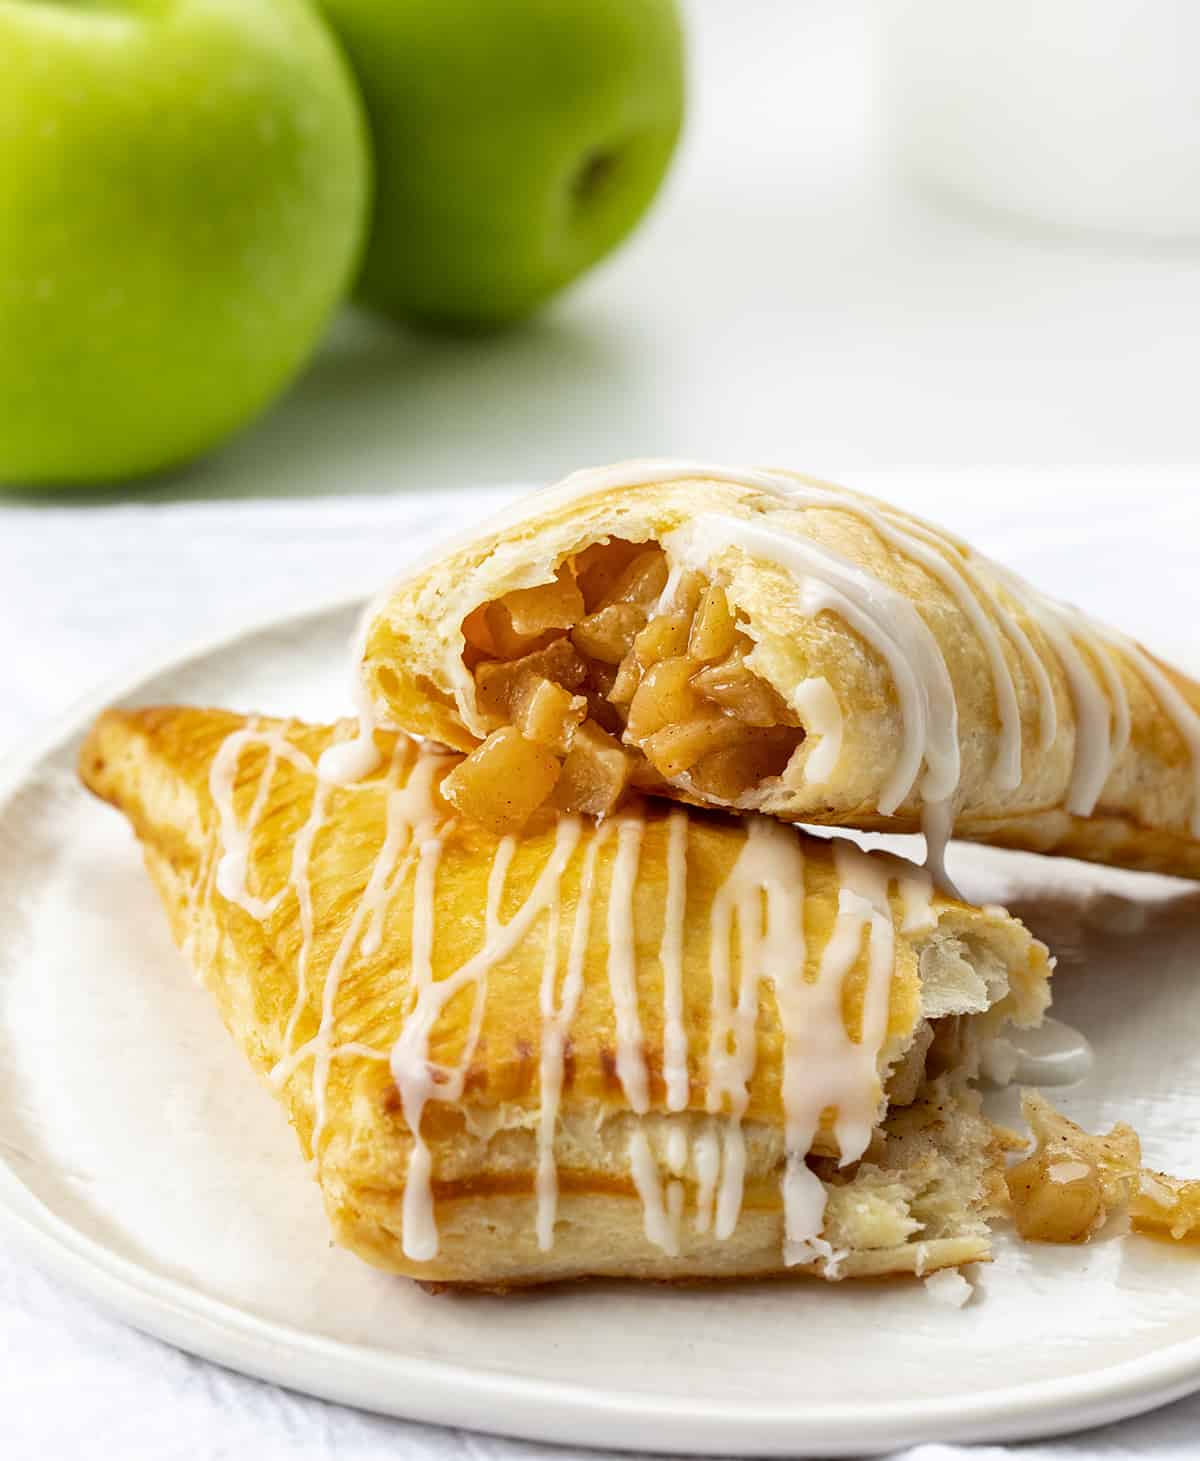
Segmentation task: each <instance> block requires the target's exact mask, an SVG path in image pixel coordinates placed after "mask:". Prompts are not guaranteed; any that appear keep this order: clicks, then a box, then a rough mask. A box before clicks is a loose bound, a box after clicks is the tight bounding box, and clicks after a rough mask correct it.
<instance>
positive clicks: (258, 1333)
mask: <svg viewBox="0 0 1200 1461" xmlns="http://www.w3.org/2000/svg"><path fill="white" fill-rule="evenodd" d="M368 601H369V595H366V594H363V593H361V592H342V593H339V594H336V595H332V596H325V597H323V598H321V599H318V600H316V601H314V602H313V603H310V604H307V605H305V604H302V603H301V604H297V603H296V602H295V601H292V602H291V603H289V604H288V605H287V606H276V608H275V609H274V610H270V611H267V612H265V613H261V614H257V615H255V616H254V618H253V619H251V620H250V621H249V622H245V621H243V622H241V623H240V624H238V625H236V626H234V625H226V626H224V627H222V628H221V629H220V630H218V631H216V632H215V633H210V634H208V635H204V636H198V637H196V638H194V639H192V640H190V641H189V642H187V643H185V644H183V645H182V646H176V647H175V648H174V649H172V650H171V651H169V652H167V653H164V654H160V655H157V656H153V657H150V658H148V659H147V660H146V661H145V662H143V663H142V664H141V665H140V666H139V667H135V668H134V669H132V670H128V671H126V672H124V673H122V674H121V675H119V676H116V677H113V678H111V679H109V680H107V681H105V682H104V683H102V684H101V685H100V686H99V687H98V688H97V689H94V690H92V691H90V692H89V693H87V694H85V695H83V696H82V697H80V698H78V699H77V700H75V701H74V702H73V703H72V704H70V705H69V706H67V707H66V708H65V709H64V710H62V711H61V712H60V713H59V715H58V716H57V717H56V719H55V721H54V722H52V723H51V724H50V725H48V726H46V727H44V728H42V729H41V730H40V731H39V732H35V733H33V734H32V735H31V736H26V737H24V738H19V739H18V741H17V742H16V743H15V744H14V745H10V746H9V747H8V748H6V750H5V752H4V755H3V759H2V762H0V819H3V818H4V817H5V816H6V815H7V813H8V810H9V807H10V805H11V803H12V801H13V800H14V798H15V796H16V795H17V794H18V793H19V792H21V791H22V790H23V789H24V788H26V787H28V786H30V785H32V784H34V783H35V782H36V780H37V777H38V774H39V773H40V772H41V771H42V770H43V769H44V763H45V762H46V761H47V760H49V759H50V758H51V757H52V756H54V755H55V754H61V753H62V752H63V751H64V750H65V749H67V748H68V747H69V746H71V744H72V743H73V742H78V741H79V740H80V738H81V736H82V734H83V732H84V731H85V730H86V728H87V725H88V724H89V723H90V721H91V720H92V719H93V718H94V716H95V715H96V714H97V713H99V711H100V710H102V709H104V708H105V707H106V706H108V705H112V704H116V703H120V702H121V701H123V700H126V699H128V698H130V697H132V696H133V695H135V694H137V693H138V692H139V691H141V690H142V689H143V688H144V687H146V686H147V685H149V684H151V683H153V682H154V681H155V680H157V679H160V678H162V677H163V676H165V675H168V674H171V673H178V672H180V671H182V670H185V669H186V668H187V667H188V666H189V665H191V664H194V663H195V662H196V661H199V660H202V659H205V658H210V657H211V656H213V655H215V654H218V653H220V652H221V651H222V650H224V649H230V648H232V647H234V646H235V645H237V644H238V643H240V642H242V641H245V640H249V639H253V638H255V637H257V636H259V635H262V634H266V633H269V632H271V631H273V630H276V629H280V628H284V627H287V626H294V625H296V624H299V623H302V622H303V621H305V620H308V619H320V618H324V617H328V616H332V615H334V614H336V613H339V612H341V613H344V612H346V611H348V610H350V609H353V608H355V607H357V606H361V605H363V604H365V603H366V602H368ZM0 1228H2V1229H3V1231H4V1232H5V1233H6V1235H8V1236H10V1237H11V1238H13V1239H14V1240H15V1242H16V1243H17V1244H19V1245H20V1246H21V1247H22V1248H23V1249H25V1250H26V1251H28V1252H29V1253H30V1254H31V1255H33V1256H34V1257H35V1258H36V1259H37V1260H38V1261H39V1264H40V1266H42V1267H44V1268H45V1270H47V1271H48V1272H50V1273H51V1274H53V1275H54V1276H56V1277H58V1278H60V1279H63V1280H65V1281H66V1282H67V1283H68V1285H69V1286H70V1287H71V1288H72V1289H73V1290H75V1291H76V1292H77V1293H82V1294H84V1295H86V1296H87V1297H89V1298H91V1299H94V1300H96V1301H98V1302H99V1303H100V1305H101V1307H102V1308H104V1309H105V1310H107V1311H108V1312H110V1313H113V1314H115V1315H116V1316H117V1317H118V1318H120V1319H121V1320H123V1321H124V1322H126V1323H128V1324H130V1325H132V1326H133V1327H134V1328H135V1329H138V1330H140V1331H141V1332H142V1333H145V1334H148V1335H150V1336H151V1337H153V1338H156V1339H159V1340H163V1341H165V1342H167V1343H169V1344H172V1345H174V1346H175V1347H177V1348H179V1349H182V1350H184V1351H185V1352H187V1353H190V1354H194V1355H198V1356H200V1357H201V1358H203V1359H206V1360H210V1361H213V1362H215V1363H217V1364H222V1365H226V1366H228V1367H230V1368H232V1369H235V1370H237V1371H239V1372H241V1373H243V1374H246V1375H249V1376H250V1377H252V1378H254V1379H258V1380H263V1381H267V1382H268V1383H272V1384H277V1385H281V1386H283V1387H285V1388H288V1389H292V1390H296V1391H299V1392H301V1393H305V1394H309V1395H313V1396H316V1397H318V1398H320V1399H323V1400H329V1401H333V1402H336V1403H340V1404H347V1405H352V1406H355V1407H357V1408H360V1409H363V1410H369V1411H374V1412H376V1413H380V1414H386V1415H390V1416H393V1417H396V1418H398V1419H405V1420H411V1421H417V1422H422V1423H426V1424H433V1425H444V1426H452V1427H456V1428H457V1427H462V1428H466V1429H469V1430H478V1431H485V1432H491V1433H493V1434H500V1435H505V1436H510V1437H514V1438H519V1439H525V1440H533V1441H542V1442H552V1443H557V1444H567V1445H578V1446H584V1447H589V1448H592V1447H596V1446H597V1445H602V1446H605V1447H608V1448H610V1449H612V1448H615V1449H618V1450H631V1451H633V1450H645V1449H652V1450H657V1451H659V1452H660V1453H664V1452H665V1453H672V1454H682V1453H685V1452H690V1453H693V1454H704V1455H728V1454H731V1453H734V1454H741V1455H758V1456H772V1455H791V1456H799V1455H805V1456H812V1455H860V1456H861V1455H863V1454H864V1453H870V1452H871V1451H872V1450H875V1451H876V1452H878V1450H880V1449H892V1448H894V1447H897V1446H904V1445H912V1444H915V1443H919V1442H938V1441H942V1442H971V1441H1011V1440H1024V1439H1031V1438H1034V1437H1037V1436H1051V1435H1061V1434H1063V1433H1065V1432H1068V1431H1074V1430H1083V1429H1087V1428H1089V1427H1093V1426H1098V1425H1103V1424H1106V1423H1108V1422H1111V1421H1116V1420H1122V1419H1126V1418H1128V1417H1131V1416H1134V1415H1137V1414H1140V1413H1143V1412H1145V1411H1147V1410H1151V1409H1154V1408H1156V1407H1158V1406H1161V1405H1166V1404H1169V1403H1170V1402H1171V1401H1174V1400H1178V1399H1181V1398H1182V1397H1183V1396H1185V1395H1188V1394H1190V1393H1192V1392H1193V1391H1195V1390H1197V1389H1200V1328H1198V1331H1197V1333H1196V1334H1195V1335H1194V1336H1192V1337H1190V1338H1186V1339H1183V1340H1178V1341H1175V1342H1173V1343H1170V1344H1167V1345H1164V1346H1162V1347H1160V1348H1156V1349H1155V1350H1153V1351H1151V1352H1150V1353H1148V1354H1145V1355H1140V1356H1137V1357H1136V1358H1133V1359H1129V1360H1123V1361H1121V1362H1120V1363H1119V1364H1115V1365H1109V1366H1106V1367H1104V1368H1102V1369H1099V1370H1095V1371H1088V1372H1084V1373H1080V1374H1076V1375H1068V1376H1059V1377H1056V1378H1052V1379H1047V1380H1034V1381H1032V1382H1030V1383H1028V1384H1022V1385H1008V1386H1004V1387H1001V1388H999V1389H996V1390H992V1391H989V1392H986V1393H985V1394H983V1395H977V1396H966V1397H963V1396H959V1395H956V1396H928V1397H923V1398H920V1399H917V1400H910V1401H903V1402H888V1403H885V1404H880V1405H874V1406H872V1405H870V1404H869V1403H867V1404H859V1405H856V1406H855V1408H854V1410H853V1412H851V1411H850V1410H849V1409H848V1408H847V1407H846V1406H843V1405H829V1406H813V1405H811V1404H800V1403H798V1404H796V1405H795V1406H791V1407H789V1406H764V1405H755V1406H754V1407H753V1408H752V1409H750V1410H741V1409H737V1408H734V1407H731V1406H730V1405H729V1404H728V1403H706V1402H705V1401H704V1400H703V1399H702V1398H699V1399H695V1400H693V1399H690V1398H689V1399H688V1400H687V1401H683V1400H682V1399H679V1398H661V1397H655V1396H653V1395H651V1394H647V1393H643V1392H639V1391H627V1390H618V1389H613V1388H591V1387H588V1386H586V1385H580V1384H578V1383H575V1382H569V1381H562V1380H548V1379H542V1378H539V1377H536V1376H532V1375H521V1374H519V1373H514V1372H510V1371H503V1370H481V1369H477V1368H473V1367H471V1366H469V1365H460V1364H456V1363H453V1362H451V1361H447V1360H434V1359H427V1358H424V1357H421V1356H415V1355H404V1354H402V1353H400V1352H397V1351H388V1352H383V1351H380V1350H378V1349H375V1348H372V1347H371V1346H369V1345H362V1344H354V1343H350V1342H349V1341H345V1340H336V1339H330V1338H328V1337H326V1336H323V1335H319V1334H314V1333H313V1332H311V1331H308V1330H304V1329H300V1328H297V1327H295V1326H293V1325H289V1324H284V1323H280V1322H278V1321H276V1320H270V1319H265V1318H262V1317H260V1316H258V1315H255V1314H254V1313H252V1312H250V1311H249V1310H246V1309H243V1308H241V1307H239V1306H238V1305H237V1304H234V1303H230V1302H229V1301H227V1300H225V1299H217V1298H213V1297H211V1296H210V1295H208V1294H205V1293H203V1292H202V1291H201V1290H200V1289H199V1288H197V1287H195V1286H193V1285H192V1284H190V1283H187V1282H185V1281H183V1280H180V1279H175V1278H171V1277H168V1276H167V1275H165V1274H162V1273H158V1272H155V1270H154V1269H153V1268H152V1267H150V1266H148V1265H146V1264H142V1263H139V1262H136V1261H135V1260H133V1259H129V1258H126V1257H124V1256H122V1255H121V1254H119V1253H116V1252H114V1251H113V1250H112V1249H110V1248H108V1247H107V1246H106V1245H105V1244H103V1243H101V1242H99V1241H98V1240H96V1239H95V1238H92V1237H90V1236H89V1235H88V1234H86V1233H85V1232H83V1231H82V1230H81V1229H79V1228H77V1227H76V1226H75V1225H74V1224H72V1223H70V1222H68V1221H67V1220H65V1219H64V1218H62V1217H60V1216H59V1215H58V1214H57V1213H56V1212H55V1211H54V1210H53V1208H51V1207H50V1206H49V1205H47V1204H46V1203H44V1202H43V1201H42V1200H41V1199H40V1198H38V1197H37V1196H36V1195H35V1194H34V1193H33V1192H32V1191H31V1189H30V1188H29V1187H28V1186H27V1185H26V1184H25V1182H24V1181H23V1180H22V1178H21V1176H20V1174H19V1172H18V1171H17V1170H16V1169H15V1168H14V1166H13V1165H12V1163H11V1161H10V1160H9V1158H8V1157H7V1156H6V1155H4V1154H3V1153H2V1152H0ZM384 1382H386V1385H385V1384H384ZM597 1423H603V1424H604V1426H605V1429H606V1434H604V1435H603V1436H602V1437H598V1436H597V1431H596V1425H597Z"/></svg>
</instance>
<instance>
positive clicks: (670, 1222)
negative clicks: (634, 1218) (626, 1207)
mask: <svg viewBox="0 0 1200 1461" xmlns="http://www.w3.org/2000/svg"><path fill="white" fill-rule="evenodd" d="M629 1166H630V1171H631V1173H632V1176H633V1185H634V1186H635V1187H636V1188H637V1193H638V1196H639V1197H640V1198H641V1199H642V1225H643V1230H644V1232H645V1234H646V1237H647V1238H648V1239H649V1241H650V1242H651V1243H653V1244H654V1246H655V1247H656V1248H661V1249H662V1251H663V1252H664V1253H665V1254H666V1255H667V1256H668V1258H675V1257H678V1254H679V1223H680V1217H681V1213H682V1205H683V1188H682V1186H681V1185H680V1184H679V1183H678V1182H670V1183H668V1184H667V1193H666V1198H665V1200H664V1196H663V1189H662V1183H661V1182H660V1180H659V1172H658V1163H657V1162H656V1161H655V1160H654V1154H653V1152H651V1150H650V1143H649V1141H648V1140H647V1137H646V1133H645V1132H644V1131H643V1130H642V1128H641V1127H640V1126H635V1127H634V1129H633V1131H632V1133H631V1134H630V1137H629Z"/></svg>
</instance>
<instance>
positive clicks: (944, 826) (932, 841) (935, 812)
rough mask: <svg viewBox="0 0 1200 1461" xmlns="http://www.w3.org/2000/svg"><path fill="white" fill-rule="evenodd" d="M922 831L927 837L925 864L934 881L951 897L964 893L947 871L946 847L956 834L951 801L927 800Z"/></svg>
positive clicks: (922, 820)
mask: <svg viewBox="0 0 1200 1461" xmlns="http://www.w3.org/2000/svg"><path fill="white" fill-rule="evenodd" d="M921 832H922V834H923V835H924V838H925V866H926V868H927V869H928V871H929V872H930V873H931V874H932V875H933V881H934V882H935V883H936V884H937V886H938V887H939V888H941V890H942V891H943V892H944V893H948V894H949V895H950V897H951V898H959V899H961V898H962V894H961V893H960V892H959V891H958V889H957V888H956V887H955V886H954V884H953V883H952V882H951V881H950V874H949V873H948V872H947V871H946V848H947V846H948V845H949V842H950V839H951V837H953V836H954V807H953V806H952V805H951V803H950V802H949V801H943V802H926V803H925V804H924V806H923V807H922V808H921Z"/></svg>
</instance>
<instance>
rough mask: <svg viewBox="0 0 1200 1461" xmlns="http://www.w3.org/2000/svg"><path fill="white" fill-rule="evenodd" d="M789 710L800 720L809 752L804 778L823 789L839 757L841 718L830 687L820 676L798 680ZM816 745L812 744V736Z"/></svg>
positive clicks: (843, 730)
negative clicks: (793, 711) (798, 716)
mask: <svg viewBox="0 0 1200 1461" xmlns="http://www.w3.org/2000/svg"><path fill="white" fill-rule="evenodd" d="M792 709H793V710H795V711H796V712H797V713H798V714H799V715H800V717H801V718H802V719H803V721H804V729H805V732H806V741H805V744H806V745H808V747H809V750H808V754H807V757H806V759H805V762H804V779H805V781H807V782H809V783H810V784H814V783H815V784H816V785H818V786H823V785H824V784H825V783H826V782H827V781H828V780H829V778H830V777H831V776H832V775H833V771H834V767H836V765H837V763H838V760H839V758H840V757H841V754H842V736H843V734H844V732H845V725H846V723H845V718H844V717H843V715H842V707H841V706H840V705H839V704H838V700H837V696H836V695H835V694H834V693H833V686H832V685H830V683H829V681H828V680H827V679H826V678H825V676H824V675H813V676H810V677H809V678H808V679H807V680H801V681H800V683H799V684H798V685H797V686H796V689H795V691H794V692H793V694H792ZM814 736H815V737H816V744H815V745H812V744H811V741H812V738H813V737H814Z"/></svg>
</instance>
